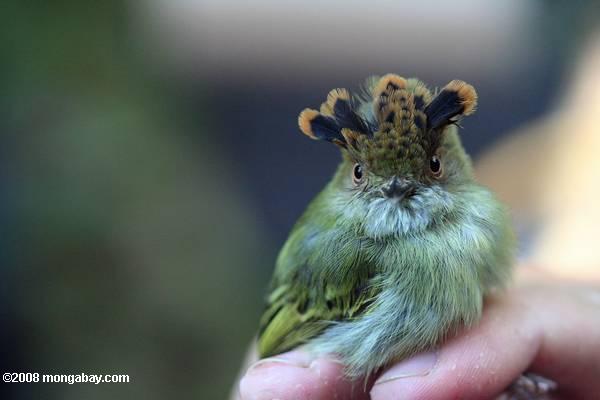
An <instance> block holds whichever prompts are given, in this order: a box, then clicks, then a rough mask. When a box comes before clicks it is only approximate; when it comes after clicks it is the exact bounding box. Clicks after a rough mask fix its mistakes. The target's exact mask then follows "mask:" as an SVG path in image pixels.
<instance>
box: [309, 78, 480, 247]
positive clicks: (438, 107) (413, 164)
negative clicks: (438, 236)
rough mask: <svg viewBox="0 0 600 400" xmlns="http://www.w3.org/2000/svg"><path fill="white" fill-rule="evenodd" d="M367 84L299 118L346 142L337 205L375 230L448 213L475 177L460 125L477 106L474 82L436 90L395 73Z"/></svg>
mask: <svg viewBox="0 0 600 400" xmlns="http://www.w3.org/2000/svg"><path fill="white" fill-rule="evenodd" d="M366 91H367V94H366V96H365V95H363V96H355V97H353V96H351V95H350V93H349V92H348V91H347V90H346V89H334V90H332V91H331V92H329V95H328V96H327V100H326V102H325V103H323V104H322V105H321V108H320V110H319V111H317V110H312V109H305V110H304V111H302V113H301V114H300V116H299V119H298V122H299V125H300V129H301V130H302V132H303V133H304V134H306V135H307V136H309V137H311V138H312V139H317V140H324V141H328V142H332V143H334V144H336V145H337V146H339V147H340V149H341V150H342V153H343V162H342V164H341V166H340V168H339V169H338V172H337V173H336V176H335V178H334V180H333V182H332V184H331V185H330V193H331V195H332V197H331V198H330V199H329V201H330V203H331V204H330V205H331V206H332V207H337V208H338V209H339V210H343V212H342V215H344V216H347V217H348V218H350V219H351V220H352V221H353V222H355V223H356V224H359V225H360V226H361V228H362V229H363V230H364V232H365V233H366V234H367V235H369V236H372V237H384V236H387V235H393V234H409V233H411V232H414V231H415V230H423V229H427V228H428V227H431V226H432V225H435V223H436V222H439V221H443V220H445V219H446V218H447V217H448V216H449V215H450V214H451V213H452V211H453V210H454V208H455V207H456V204H455V200H456V196H457V195H460V193H461V191H465V190H468V185H469V184H470V183H472V179H473V178H472V169H471V164H470V161H469V158H468V156H467V155H466V153H465V152H464V149H463V147H462V145H461V143H460V140H459V138H458V135H457V132H456V128H455V125H457V122H458V121H459V120H460V118H461V117H463V116H466V115H469V114H471V113H472V112H473V111H474V109H475V106H476V104H477V94H476V92H475V89H474V88H473V87H472V86H471V85H469V84H467V83H465V82H463V81H457V80H455V81H452V82H450V83H448V84H447V85H446V86H445V87H444V88H443V89H442V90H441V91H440V92H439V93H437V94H432V93H431V92H430V90H429V89H428V88H427V87H426V86H425V85H424V84H423V83H422V82H421V81H419V80H417V79H404V78H402V77H400V76H398V75H393V74H388V75H385V76H383V77H381V78H370V79H369V80H368V81H367V85H366Z"/></svg>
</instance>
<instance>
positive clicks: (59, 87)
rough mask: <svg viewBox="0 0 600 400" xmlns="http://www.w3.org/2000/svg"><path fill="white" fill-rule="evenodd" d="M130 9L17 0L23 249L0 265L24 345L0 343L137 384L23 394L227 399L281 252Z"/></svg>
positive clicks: (15, 147) (7, 66) (14, 158)
mask: <svg viewBox="0 0 600 400" xmlns="http://www.w3.org/2000/svg"><path fill="white" fill-rule="evenodd" d="M127 12H128V10H127V9H126V8H125V6H124V4H123V3H122V2H118V1H104V2H96V1H90V0H85V1H54V2H30V1H22V2H8V3H7V4H4V5H3V11H2V14H3V18H2V19H3V21H2V24H0V31H1V37H2V44H1V45H0V51H1V52H2V53H1V54H2V59H3V62H2V64H1V65H2V67H1V70H0V76H1V79H2V87H3V89H2V90H3V93H4V95H3V96H2V111H1V113H2V122H1V124H2V125H1V127H2V143H3V144H2V147H3V149H4V151H3V153H6V158H5V159H4V160H3V164H6V165H7V167H6V168H8V169H9V173H10V178H11V179H10V182H9V183H10V185H9V186H8V188H9V190H8V191H7V193H5V194H4V196H6V197H8V198H10V199H11V203H12V204H13V205H14V206H15V210H14V214H13V215H14V217H15V218H14V219H13V221H14V224H13V225H11V226H10V231H11V236H12V238H13V240H12V243H13V244H15V247H14V248H13V250H14V251H13V253H14V257H13V263H12V266H9V265H8V264H6V263H4V264H3V266H1V267H0V268H5V269H8V268H11V276H12V277H13V280H12V281H11V284H10V286H11V293H12V295H13V299H12V300H13V301H12V302H11V304H14V305H15V307H14V308H13V309H12V310H10V312H11V313H13V314H14V316H15V317H14V318H15V319H14V320H15V321H16V322H15V325H14V326H13V327H12V328H13V329H15V331H16V332H17V334H18V337H19V344H20V346H18V347H15V348H10V349H8V346H9V344H8V343H2V346H3V347H4V351H5V352H8V351H10V352H13V353H14V354H13V357H16V358H17V359H19V360H20V364H21V365H22V366H23V367H26V368H25V371H27V372H40V373H49V374H77V373H81V372H85V373H88V374H101V373H102V374H104V373H110V374H129V376H130V378H131V382H132V383H130V384H104V385H98V386H94V385H72V386H71V385H65V384H54V385H30V386H28V387H27V388H25V387H22V388H20V389H19V392H17V391H16V390H17V389H15V392H14V394H15V397H16V398H61V399H84V398H85V399H95V398H98V399H100V398H129V399H134V398H144V399H153V398H156V399H163V398H171V397H175V396H177V397H182V398H198V399H219V398H224V397H225V396H226V393H227V392H228V390H229V386H230V384H231V382H232V380H233V377H234V374H235V373H236V372H237V369H238V367H239V362H240V359H241V355H242V354H243V352H244V348H245V347H246V345H247V344H248V341H249V340H250V338H251V337H252V334H253V331H254V329H255V324H256V321H257V318H258V314H259V311H260V299H261V291H260V288H261V286H262V282H264V281H266V277H265V276H263V275H261V273H260V272H258V271H264V270H265V268H260V269H259V268H258V266H259V265H261V264H264V263H265V262H270V261H269V258H268V257H266V256H265V254H266V253H267V252H266V250H265V249H266V246H265V244H264V240H262V237H263V234H262V232H261V228H260V224H259V223H258V222H257V218H256V217H255V215H254V213H253V210H252V209H251V208H249V206H248V204H247V203H246V202H245V201H244V193H243V192H241V191H240V189H239V186H238V185H236V182H235V180H236V179H235V176H234V175H233V173H232V172H231V171H230V170H229V168H228V164H227V162H226V161H224V159H223V158H222V157H221V156H220V155H219V149H218V148H216V147H215V146H214V145H212V143H211V140H210V135H209V132H210V134H216V133H215V132H211V128H210V124H209V121H205V122H204V123H202V127H201V129H200V130H198V129H197V127H196V126H194V127H192V124H191V123H189V118H188V116H186V115H184V114H182V113H181V112H180V111H179V108H178V101H179V99H178V98H177V93H174V91H173V90H172V88H171V87H169V84H170V82H165V81H164V80H161V79H158V78H156V77H153V76H152V74H151V72H150V71H151V70H152V68H148V67H147V66H145V65H144V64H143V63H144V58H143V55H142V54H140V52H139V50H137V49H138V47H137V46H136V43H135V40H133V39H132V35H131V32H130V31H129V27H128V23H129V21H130V19H129V18H128V15H127ZM175 92H176V91H175ZM201 110H202V104H198V105H197V111H198V112H201ZM194 118H195V120H198V117H197V116H194ZM201 120H203V119H202V118H201ZM265 260H266V261H265ZM263 274H264V273H263Z"/></svg>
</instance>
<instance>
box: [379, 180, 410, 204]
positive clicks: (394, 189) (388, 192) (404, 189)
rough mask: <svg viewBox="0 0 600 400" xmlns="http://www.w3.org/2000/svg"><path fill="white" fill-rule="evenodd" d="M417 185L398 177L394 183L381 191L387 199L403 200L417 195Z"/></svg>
mask: <svg viewBox="0 0 600 400" xmlns="http://www.w3.org/2000/svg"><path fill="white" fill-rule="evenodd" d="M415 189H416V187H415V184H414V183H411V182H410V181H408V180H406V179H402V178H398V177H394V179H392V181H391V182H390V183H389V184H388V185H386V186H384V187H383V188H382V189H381V192H382V193H383V195H384V196H385V197H388V198H396V199H399V200H400V199H403V198H407V197H410V196H412V195H413V194H414V193H415Z"/></svg>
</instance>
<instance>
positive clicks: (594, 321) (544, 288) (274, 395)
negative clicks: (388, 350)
mask: <svg viewBox="0 0 600 400" xmlns="http://www.w3.org/2000/svg"><path fill="white" fill-rule="evenodd" d="M523 270H527V271H524V272H520V273H519V275H518V278H517V284H516V285H515V286H514V287H513V288H511V289H510V290H508V291H506V292H503V293H501V294H498V295H496V296H492V297H490V298H489V299H487V301H486V304H485V308H484V313H483V317H482V320H481V322H480V323H479V325H478V326H476V327H474V328H472V329H469V330H468V331H465V332H464V333H462V334H460V335H458V336H457V337H455V338H452V339H450V340H448V341H447V342H446V343H444V344H443V345H442V346H441V347H440V348H439V349H437V350H436V351H433V352H431V353H426V354H419V355H417V356H415V357H413V358H411V359H409V360H405V361H402V362H400V363H397V364H395V365H393V366H391V367H390V368H388V369H386V370H384V371H383V372H382V373H381V374H380V375H379V376H377V377H375V378H374V379H373V380H372V381H370V382H368V383H367V385H366V386H365V385H364V384H363V382H362V381H360V382H349V381H347V380H346V379H344V377H343V366H342V365H341V364H339V363H338V362H336V361H335V360H334V359H333V358H318V359H312V358H310V356H309V355H308V354H307V353H305V352H303V351H302V350H294V351H291V352H288V353H285V354H282V355H279V356H276V357H272V358H268V359H264V360H260V361H258V362H256V358H257V356H256V352H255V350H253V352H252V354H251V356H250V357H251V362H254V364H252V366H251V367H250V368H249V369H248V370H247V371H246V373H245V374H244V376H243V377H242V379H241V380H240V382H239V387H238V390H236V391H234V394H233V399H235V400H273V399H279V400H331V399H340V400H345V399H353V400H368V399H372V400H391V399H394V400H395V399H428V400H437V399H440V400H442V399H457V398H460V399H492V398H494V397H496V396H497V395H499V394H500V393H501V392H502V391H503V390H504V389H505V388H506V387H507V386H508V385H510V383H511V382H513V381H514V380H515V379H516V378H518V377H519V376H520V375H521V374H522V373H523V372H525V371H530V372H534V373H537V374H539V375H542V376H544V377H547V378H550V379H552V380H554V381H555V382H557V383H558V390H557V391H556V392H554V393H553V394H552V396H553V397H552V398H553V399H600V284H599V283H596V285H595V286H594V285H592V284H583V283H580V282H575V281H564V280H553V279H551V278H550V277H548V276H547V275H546V274H544V273H542V272H539V271H538V272H535V271H529V269H528V268H523Z"/></svg>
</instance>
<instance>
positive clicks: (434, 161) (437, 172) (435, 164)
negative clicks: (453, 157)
mask: <svg viewBox="0 0 600 400" xmlns="http://www.w3.org/2000/svg"><path fill="white" fill-rule="evenodd" d="M429 169H430V170H431V173H432V174H433V176H435V177H436V178H439V177H440V176H441V175H442V163H441V161H440V159H439V158H438V156H433V157H431V159H429Z"/></svg>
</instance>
